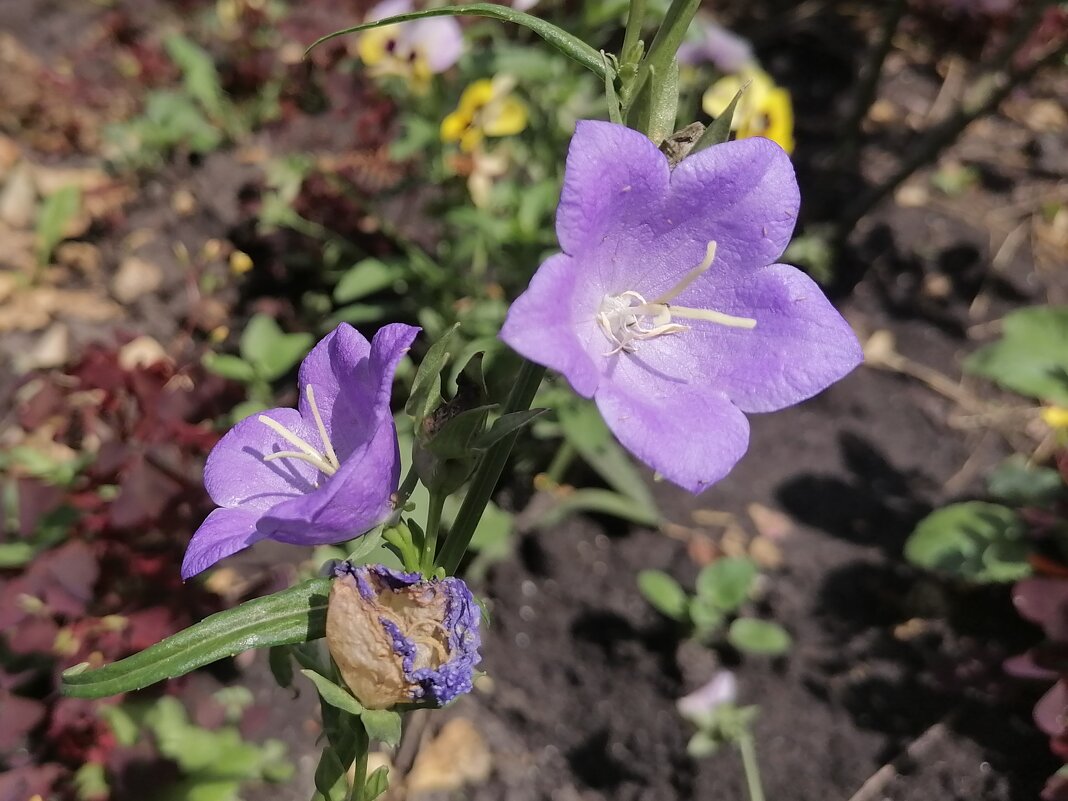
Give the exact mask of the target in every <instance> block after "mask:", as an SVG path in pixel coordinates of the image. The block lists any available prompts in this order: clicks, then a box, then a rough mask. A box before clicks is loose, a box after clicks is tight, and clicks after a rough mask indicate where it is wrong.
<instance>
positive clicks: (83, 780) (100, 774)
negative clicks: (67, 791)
mask: <svg viewBox="0 0 1068 801" xmlns="http://www.w3.org/2000/svg"><path fill="white" fill-rule="evenodd" d="M74 790H75V793H76V794H77V796H78V798H79V799H84V801H95V799H98V798H108V797H109V796H110V792H111V787H110V786H109V785H108V777H107V774H106V773H105V771H104V766H103V765H102V764H101V763H99V762H87V763H86V764H84V765H82V766H81V767H80V768H78V770H76V771H75V772H74Z"/></svg>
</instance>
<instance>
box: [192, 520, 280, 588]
mask: <svg viewBox="0 0 1068 801" xmlns="http://www.w3.org/2000/svg"><path fill="white" fill-rule="evenodd" d="M259 521H260V513H259V512H255V511H248V510H246V509H216V510H215V511H213V512H212V513H211V514H210V515H208V516H207V518H205V520H204V522H203V523H201V524H200V528H198V529H197V531H196V533H195V534H194V535H193V539H191V540H190V541H189V547H188V548H186V551H185V558H184V559H183V560H182V578H183V579H189V578H192V577H193V576H195V575H196V574H197V573H200V572H201V571H203V570H207V569H208V568H209V567H211V566H212V565H213V564H215V563H216V562H218V561H219V560H220V559H224V558H225V557H227V556H230V555H231V554H235V553H237V552H238V551H241V550H244V549H245V548H247V547H249V546H250V545H252V544H253V543H255V542H259V541H260V540H262V539H264V538H265V537H266V535H265V534H263V533H262V532H260V531H259V530H258V529H257V527H256V526H257V523H259Z"/></svg>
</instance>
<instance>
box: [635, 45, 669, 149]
mask: <svg viewBox="0 0 1068 801" xmlns="http://www.w3.org/2000/svg"><path fill="white" fill-rule="evenodd" d="M678 111H679V63H678V61H675V60H674V59H672V60H671V62H669V64H668V66H667V69H666V71H665V74H664V75H662V76H661V75H658V74H657V73H656V72H655V71H654V72H653V73H652V74H651V75H650V79H649V80H647V81H646V82H645V85H644V86H643V87H642V89H641V91H640V92H639V93H638V97H637V98H636V99H635V101H634V105H633V106H632V107H631V111H630V115H629V116H628V121H629V122H630V126H631V127H632V128H634V129H636V130H638V131H643V132H644V133H645V134H646V136H648V137H649V138H650V139H651V140H652V141H653V144H655V145H657V146H659V145H660V143H661V142H663V141H664V140H665V139H667V138H668V137H669V136H670V135H671V134H672V133H673V132H674V130H675V120H676V118H677V117H678Z"/></svg>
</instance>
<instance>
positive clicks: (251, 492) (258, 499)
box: [204, 409, 322, 511]
mask: <svg viewBox="0 0 1068 801" xmlns="http://www.w3.org/2000/svg"><path fill="white" fill-rule="evenodd" d="M261 416H263V417H269V418H271V419H272V420H274V421H276V422H277V423H278V424H279V425H281V426H282V427H283V428H286V429H288V430H289V431H292V432H293V433H294V434H295V435H296V436H298V437H300V438H301V439H303V440H304V441H305V442H307V443H308V444H309V445H311V446H312V447H319V446H320V442H319V433H318V432H317V431H316V430H315V429H314V428H311V427H309V426H307V425H306V424H305V422H304V420H303V419H302V418H301V415H300V413H299V412H298V411H297V410H296V409H268V410H267V411H265V412H260V413H259V414H254V415H252V416H250V417H246V418H245V419H244V420H242V421H241V422H240V423H238V424H237V425H236V426H234V427H233V428H232V429H230V430H229V431H228V432H227V433H226V436H224V437H223V438H222V439H221V440H219V441H218V442H217V443H216V444H215V447H214V448H212V450H211V453H210V454H208V461H207V464H205V465H204V486H205V488H207V490H208V494H209V495H210V496H211V499H212V500H213V501H215V503H217V504H218V505H219V506H225V507H242V508H245V509H253V510H261V511H262V510H265V509H270V508H271V507H272V506H274V505H275V504H278V503H281V502H282V501H285V500H287V499H289V498H293V497H296V496H298V495H303V494H304V493H305V492H310V491H311V490H312V489H314V488H315V485H316V484H317V483H318V482H319V481H320V480H321V478H322V473H320V472H319V470H318V469H317V468H316V467H314V466H313V465H311V464H309V463H308V462H306V461H303V460H300V459H293V458H286V459H276V460H272V461H270V462H265V461H264V457H266V456H269V455H270V454H272V453H279V452H282V451H294V450H296V448H295V447H294V446H293V445H292V444H291V443H289V442H286V440H285V439H284V438H282V437H281V436H280V435H279V434H278V432H277V431H275V430H273V429H272V428H269V427H268V426H267V425H266V424H265V423H262V422H260V420H259V418H260V417H261Z"/></svg>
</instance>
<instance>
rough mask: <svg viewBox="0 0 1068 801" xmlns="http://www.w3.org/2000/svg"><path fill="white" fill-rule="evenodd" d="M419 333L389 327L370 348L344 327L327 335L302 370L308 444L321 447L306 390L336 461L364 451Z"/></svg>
mask: <svg viewBox="0 0 1068 801" xmlns="http://www.w3.org/2000/svg"><path fill="white" fill-rule="evenodd" d="M418 332H419V329H418V328H413V327H411V326H407V325H401V324H394V325H388V326H385V327H384V328H382V329H381V330H380V331H379V332H378V334H376V335H375V339H374V342H373V343H371V342H368V341H367V340H366V339H365V338H364V337H363V335H362V334H360V332H359V331H357V330H356V329H355V328H353V327H352V326H351V325H348V324H347V323H342V324H341V325H339V326H338V327H337V328H335V329H334V330H333V331H332V332H331V333H329V334H327V335H326V337H324V338H323V340H322V341H321V342H319V344H318V345H316V346H315V347H314V348H313V349H312V351H311V353H309V354H308V356H307V358H305V359H304V361H303V362H302V363H301V365H300V374H299V378H298V384H299V386H298V390H299V392H300V401H299V408H300V414H301V417H303V418H304V425H305V427H307V428H309V429H311V430H312V431H315V432H316V433H315V436H314V439H312V440H308V442H310V443H311V444H312V445H316V446H321V443H320V439H321V438H320V437H319V434H318V432H317V426H316V423H315V417H314V415H313V413H312V409H311V404H310V402H309V399H308V394H307V387H308V386H309V385H310V386H311V387H312V388H313V391H314V393H315V405H316V407H317V408H318V410H319V414H320V415H321V416H322V419H323V425H324V426H325V427H326V431H327V434H328V435H329V436H330V440H331V442H332V443H333V446H334V450H335V451H336V452H337V455H338V459H340V460H341V461H342V462H344V461H345V460H346V459H347V458H349V456H350V455H351V454H352V453H354V452H355V451H356V450H358V449H359V448H361V447H363V446H364V445H365V444H366V443H367V441H368V439H369V438H370V437H371V435H372V433H373V432H374V431H375V430H376V427H377V425H378V418H379V417H380V416H381V415H382V413H383V410H384V409H385V410H388V408H389V399H390V393H391V390H392V387H393V371H394V370H395V369H396V366H397V362H398V361H400V358H401V357H402V356H403V355H404V353H405V352H406V351H407V349H408V348H409V347H410V346H411V344H412V340H414V339H415V335H416V334H417V333H418ZM383 351H386V352H383Z"/></svg>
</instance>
